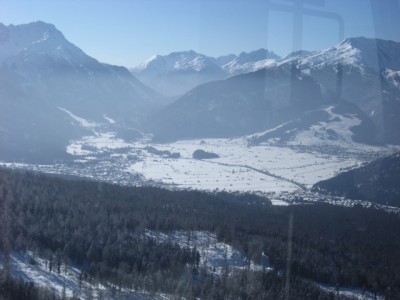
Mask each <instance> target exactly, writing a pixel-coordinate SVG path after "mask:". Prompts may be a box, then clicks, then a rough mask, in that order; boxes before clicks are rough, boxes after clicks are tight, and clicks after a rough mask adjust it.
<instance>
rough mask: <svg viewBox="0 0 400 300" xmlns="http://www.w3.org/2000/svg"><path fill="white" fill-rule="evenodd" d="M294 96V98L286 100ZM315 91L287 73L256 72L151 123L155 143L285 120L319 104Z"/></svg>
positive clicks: (207, 88) (236, 132)
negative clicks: (156, 141)
mask: <svg viewBox="0 0 400 300" xmlns="http://www.w3.org/2000/svg"><path fill="white" fill-rule="evenodd" d="M291 95H292V96H293V95H296V97H291ZM322 100H323V99H322V94H321V91H320V87H319V86H318V84H316V83H315V82H314V81H313V80H312V79H311V78H310V77H308V76H306V75H299V76H294V77H293V78H291V76H290V70H287V69H284V68H279V69H262V70H259V71H257V72H253V73H248V74H243V75H239V76H234V77H231V78H228V79H226V80H222V81H216V82H211V83H206V84H203V85H201V86H199V87H197V88H195V89H193V90H192V91H190V92H188V93H187V94H185V95H184V96H182V97H181V98H180V99H178V100H177V101H176V102H174V103H173V104H171V105H169V106H168V107H166V108H165V109H164V110H162V111H161V112H160V113H159V114H157V115H156V116H155V117H154V118H152V119H151V121H150V124H151V129H152V132H154V134H155V140H158V141H170V140H176V139H187V138H203V137H234V136H240V135H245V134H250V133H254V132H256V131H260V130H263V129H265V128H268V127H270V126H272V125H275V124H279V123H280V122H283V121H286V120H288V119H290V118H292V117H293V116H297V115H298V113H300V112H302V111H304V110H305V109H308V108H309V107H313V106H315V105H319V104H320V103H321V102H322Z"/></svg>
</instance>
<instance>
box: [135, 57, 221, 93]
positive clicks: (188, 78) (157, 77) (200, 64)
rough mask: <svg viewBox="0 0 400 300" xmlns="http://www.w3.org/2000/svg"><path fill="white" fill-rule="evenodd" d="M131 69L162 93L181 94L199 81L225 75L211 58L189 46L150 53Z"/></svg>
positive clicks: (215, 78)
mask: <svg viewBox="0 0 400 300" xmlns="http://www.w3.org/2000/svg"><path fill="white" fill-rule="evenodd" d="M131 72H132V73H133V74H134V75H135V76H137V77H138V78H139V79H140V80H142V81H143V82H144V83H145V84H147V85H149V86H150V87H152V88H154V89H155V90H157V91H159V92H160V93H162V94H164V95H166V96H177V95H181V94H184V93H185V92H187V91H188V90H190V89H192V88H193V87H195V86H197V85H199V84H202V83H204V82H208V81H213V80H218V79H222V78H224V77H225V73H224V71H223V70H222V69H221V68H220V67H219V66H218V64H217V61H216V60H215V59H214V58H212V57H208V56H206V55H203V54H199V53H197V52H195V51H192V50H191V51H183V52H173V53H170V54H168V55H165V56H161V55H154V56H152V57H150V58H149V59H148V60H147V61H145V62H143V63H141V64H140V65H138V66H136V67H135V68H133V69H131Z"/></svg>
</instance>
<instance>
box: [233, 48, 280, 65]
mask: <svg viewBox="0 0 400 300" xmlns="http://www.w3.org/2000/svg"><path fill="white" fill-rule="evenodd" d="M279 58H280V57H279V56H278V55H276V54H275V53H274V52H273V51H269V50H267V49H264V48H260V49H258V50H254V51H251V52H241V53H240V54H239V56H238V57H237V61H238V62H240V63H248V62H256V61H260V60H264V59H279Z"/></svg>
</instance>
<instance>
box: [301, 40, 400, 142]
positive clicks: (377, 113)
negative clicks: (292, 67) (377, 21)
mask: <svg viewBox="0 0 400 300" xmlns="http://www.w3.org/2000/svg"><path fill="white" fill-rule="evenodd" d="M399 53H400V43H398V42H393V41H385V40H381V39H368V38H363V37H359V38H349V39H346V40H344V41H343V42H342V43H340V44H338V45H337V46H335V47H332V48H330V49H327V50H324V51H320V52H318V53H316V54H314V55H311V56H308V57H306V58H305V59H299V60H296V61H295V62H296V63H297V65H298V68H299V69H302V70H306V71H307V72H309V74H310V76H312V77H313V78H315V80H316V81H317V82H318V83H320V84H321V86H323V89H324V93H325V94H326V97H327V98H328V99H332V100H335V99H336V101H337V100H338V98H341V99H345V100H347V101H349V102H352V103H355V104H356V105H357V106H359V107H360V108H361V109H362V110H363V111H364V113H365V114H366V115H367V116H368V117H370V118H371V119H372V120H373V122H374V124H375V125H376V127H377V130H378V136H377V137H378V141H379V142H384V143H393V144H399V143H400V134H399V133H398V130H397V128H399V127H398V126H399V125H400V122H398V121H396V120H399V118H397V117H395V118H393V116H394V115H395V116H399V115H400V91H399V89H398V82H399V81H398V78H397V77H396V72H398V71H399V70H400V59H399ZM339 85H340V88H339Z"/></svg>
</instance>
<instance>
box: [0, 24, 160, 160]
mask: <svg viewBox="0 0 400 300" xmlns="http://www.w3.org/2000/svg"><path fill="white" fill-rule="evenodd" d="M0 79H1V80H0V107H1V109H0V111H1V112H0V147H1V158H2V159H8V158H19V159H21V158H23V157H26V158H28V157H29V158H33V157H36V158H38V159H39V157H41V158H45V159H51V158H54V157H60V156H61V155H62V153H65V145H66V143H67V142H68V140H70V139H71V138H75V137H77V136H81V135H82V134H85V132H87V131H88V128H84V127H82V126H77V124H76V122H75V123H74V120H73V119H72V118H71V116H70V115H68V114H67V113H66V112H65V111H63V110H60V109H59V107H62V108H64V109H65V110H67V111H70V112H72V113H73V114H75V115H77V116H79V117H82V118H87V119H89V120H92V121H95V122H100V123H101V122H103V123H106V124H109V122H107V120H105V119H104V115H105V114H106V115H107V116H108V117H109V118H111V119H113V120H115V121H116V122H117V125H120V126H132V127H136V126H137V124H138V122H139V121H140V119H141V118H143V117H144V116H145V115H146V114H148V113H150V112H151V111H152V110H153V109H154V108H155V107H156V106H157V99H158V98H159V97H160V96H159V95H158V94H157V93H156V92H154V91H153V90H151V89H150V88H148V87H147V86H145V85H143V84H142V83H141V82H140V81H139V80H137V79H136V78H135V77H134V76H133V75H132V74H131V73H130V72H129V71H128V70H127V69H125V68H123V67H118V66H113V65H108V64H103V63H100V62H98V61H97V60H96V59H94V58H92V57H90V56H88V55H87V54H85V53H84V52H83V51H82V50H80V49H79V48H78V47H77V46H75V45H73V44H72V43H70V42H69V41H68V40H66V39H65V37H64V36H63V34H62V33H61V32H60V31H59V30H57V29H56V27H55V26H54V25H51V24H47V23H44V22H34V23H30V24H24V25H16V26H14V25H10V26H5V25H3V24H0ZM56 153H57V155H56Z"/></svg>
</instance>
